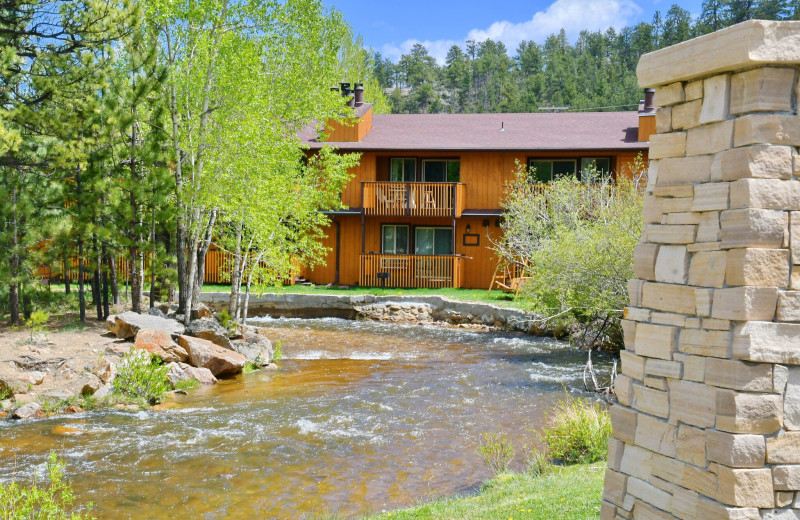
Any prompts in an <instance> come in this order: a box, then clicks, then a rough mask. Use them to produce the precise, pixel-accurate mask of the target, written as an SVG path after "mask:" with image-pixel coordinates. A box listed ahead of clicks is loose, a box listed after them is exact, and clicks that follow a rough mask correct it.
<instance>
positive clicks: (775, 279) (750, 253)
mask: <svg viewBox="0 0 800 520" xmlns="http://www.w3.org/2000/svg"><path fill="white" fill-rule="evenodd" d="M725 279H726V281H727V283H728V285H730V286H737V285H738V286H742V285H747V286H760V287H780V288H785V287H788V285H789V251H788V250H786V249H761V248H744V249H731V250H730V251H729V252H728V262H727V265H726V269H725Z"/></svg>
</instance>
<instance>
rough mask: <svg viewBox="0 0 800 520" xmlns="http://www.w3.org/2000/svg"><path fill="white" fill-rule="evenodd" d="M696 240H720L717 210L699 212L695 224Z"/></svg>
mask: <svg viewBox="0 0 800 520" xmlns="http://www.w3.org/2000/svg"><path fill="white" fill-rule="evenodd" d="M696 240H697V242H701V243H702V242H717V241H719V240H720V227H719V212H718V211H708V212H704V213H701V214H700V224H698V226H697V237H696Z"/></svg>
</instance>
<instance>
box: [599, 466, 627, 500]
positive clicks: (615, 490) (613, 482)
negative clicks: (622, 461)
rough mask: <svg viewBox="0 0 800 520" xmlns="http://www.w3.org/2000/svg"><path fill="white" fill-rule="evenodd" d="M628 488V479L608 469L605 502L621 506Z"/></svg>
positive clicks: (604, 492) (604, 489)
mask: <svg viewBox="0 0 800 520" xmlns="http://www.w3.org/2000/svg"><path fill="white" fill-rule="evenodd" d="M627 487H628V477H627V476H625V475H623V474H621V473H617V472H616V471H614V470H611V469H606V478H605V485H604V487H603V500H606V501H608V502H611V503H612V504H616V505H619V506H621V505H622V501H623V499H624V498H625V490H626V489H627Z"/></svg>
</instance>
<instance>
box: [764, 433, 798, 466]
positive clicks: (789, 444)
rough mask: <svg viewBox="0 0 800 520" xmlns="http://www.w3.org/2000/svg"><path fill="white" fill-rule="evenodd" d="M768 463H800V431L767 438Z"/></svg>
mask: <svg viewBox="0 0 800 520" xmlns="http://www.w3.org/2000/svg"><path fill="white" fill-rule="evenodd" d="M767 463H768V464H800V431H792V432H784V433H782V434H781V435H779V436H777V437H770V438H768V439H767Z"/></svg>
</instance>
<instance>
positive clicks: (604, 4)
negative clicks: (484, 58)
mask: <svg viewBox="0 0 800 520" xmlns="http://www.w3.org/2000/svg"><path fill="white" fill-rule="evenodd" d="M641 12H642V9H641V7H639V6H638V5H637V4H636V3H635V2H634V1H633V0H556V1H555V2H553V3H552V4H550V6H548V8H547V9H546V10H544V11H538V12H536V13H534V15H533V18H531V19H530V20H528V21H526V22H521V23H512V22H508V21H501V22H494V23H493V24H492V25H490V26H489V27H488V28H486V29H472V30H471V31H469V32H468V33H467V36H466V37H465V38H464V39H463V40H461V41H456V40H433V41H431V40H426V41H420V40H416V39H411V40H406V41H404V42H403V43H401V44H400V45H394V44H388V45H384V46H383V49H382V52H383V54H384V55H385V56H388V57H389V58H391V59H393V60H395V61H397V59H399V58H400V55H401V54H404V53H407V52H408V51H409V50H410V49H411V47H413V46H414V44H416V43H421V44H422V45H424V46H425V47H427V49H428V52H429V53H430V54H431V56H433V57H434V58H436V60H437V61H439V63H444V58H445V56H446V55H447V51H448V49H450V47H451V46H453V45H460V46H462V47H463V46H464V44H465V42H466V41H467V40H475V41H479V42H480V41H484V40H487V39H492V40H500V41H502V42H503V43H504V44H505V46H506V48H508V52H509V54H511V53H513V52H514V51H515V50H516V49H517V46H518V45H519V43H520V42H522V41H524V40H534V41H536V42H538V43H542V42H543V41H544V40H545V38H547V37H548V36H549V35H551V34H553V33H555V32H558V31H560V30H561V29H562V28H563V29H564V30H565V31H566V32H567V37H568V38H569V39H570V40H571V41H574V39H575V38H576V37H577V35H578V34H579V33H580V32H581V31H582V30H584V29H586V30H589V31H603V30H606V29H608V28H609V27H614V28H616V29H619V28H621V27H624V26H626V25H628V24H629V23H630V22H631V20H632V19H633V18H634V17H636V16H638V15H640V14H641Z"/></svg>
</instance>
